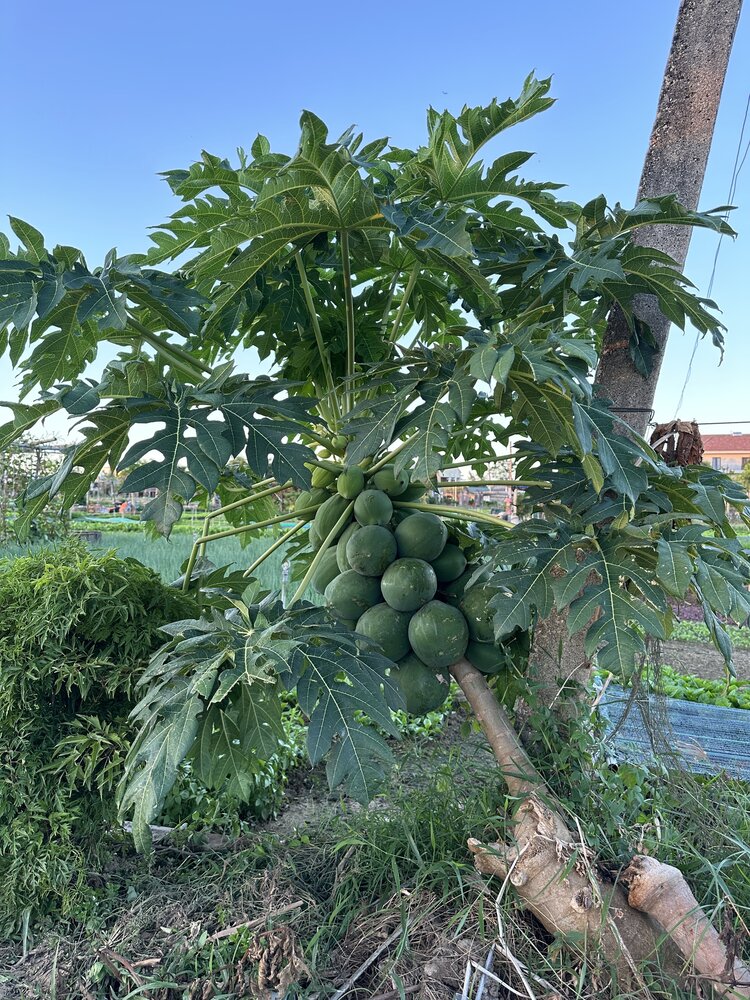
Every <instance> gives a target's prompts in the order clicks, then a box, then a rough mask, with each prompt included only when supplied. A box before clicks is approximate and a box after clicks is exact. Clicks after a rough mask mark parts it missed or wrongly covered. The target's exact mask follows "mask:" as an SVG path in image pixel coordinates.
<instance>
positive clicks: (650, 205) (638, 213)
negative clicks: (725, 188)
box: [613, 194, 737, 236]
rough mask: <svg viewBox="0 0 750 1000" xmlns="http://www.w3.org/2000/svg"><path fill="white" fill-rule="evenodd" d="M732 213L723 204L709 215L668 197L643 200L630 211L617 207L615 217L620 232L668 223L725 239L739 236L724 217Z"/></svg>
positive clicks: (728, 206)
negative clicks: (719, 235)
mask: <svg viewBox="0 0 750 1000" xmlns="http://www.w3.org/2000/svg"><path fill="white" fill-rule="evenodd" d="M731 210H732V208H731V206H730V205H720V206H719V207H718V208H712V209H710V210H709V211H707V212H695V211H691V210H690V209H687V208H685V207H684V205H681V204H680V203H679V201H678V200H677V195H674V194H666V195H661V196H659V197H656V198H643V199H642V200H641V201H639V202H638V203H637V204H636V205H635V206H634V207H633V208H631V209H629V210H624V209H621V208H620V206H619V205H618V206H616V207H615V211H614V213H613V215H614V222H615V225H616V226H617V229H618V231H619V232H625V231H628V230H633V229H637V228H639V227H640V226H652V225H656V224H659V225H662V224H668V225H671V226H691V227H693V228H696V229H711V230H713V231H714V232H715V233H721V234H722V236H736V235H737V234H736V233H735V231H734V230H733V229H732V227H731V226H730V225H729V223H728V222H727V220H726V218H724V216H725V215H726V214H727V213H728V212H730V211H731Z"/></svg>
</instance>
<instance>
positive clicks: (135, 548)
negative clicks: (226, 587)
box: [0, 531, 283, 589]
mask: <svg viewBox="0 0 750 1000" xmlns="http://www.w3.org/2000/svg"><path fill="white" fill-rule="evenodd" d="M272 541H273V536H271V535H266V536H264V537H262V538H258V539H255V540H253V541H252V542H250V543H249V544H248V545H247V546H246V547H245V548H243V547H242V546H241V545H240V542H239V541H238V539H236V538H220V539H218V540H217V541H215V542H211V543H210V544H209V545H208V547H207V555H208V558H209V559H210V560H211V561H212V562H214V563H216V565H217V566H224V565H231V566H232V567H234V568H235V569H244V568H245V567H246V566H249V565H250V563H251V562H253V560H255V559H256V558H257V557H258V556H259V555H260V553H261V552H263V551H264V550H265V549H266V548H267V547H268V546H269V545H270V543H271V542H272ZM89 544H90V547H91V548H92V549H114V550H115V551H116V552H117V554H118V555H119V556H122V557H123V558H126V557H128V556H130V557H132V558H134V559H138V560H140V562H142V563H144V564H145V565H146V566H150V567H151V568H152V569H154V570H156V571H157V572H158V573H159V574H160V575H161V577H162V578H163V579H164V580H165V581H166V582H167V583H170V582H171V581H172V580H175V579H177V577H178V576H179V575H180V567H181V566H182V564H183V563H184V562H185V560H186V559H187V557H188V555H189V554H190V548H191V546H192V544H193V536H192V535H189V534H184V533H180V534H177V533H175V534H174V535H173V537H172V538H171V539H169V540H168V541H167V540H166V539H163V538H158V539H153V538H149V537H147V536H146V535H145V534H144V533H142V532H137V531H107V532H105V533H103V534H102V539H101V542H94V543H89ZM28 551H29V546H25V545H5V546H0V556H17V555H23V554H24V553H26V552H28ZM282 552H283V550H279V551H277V552H274V553H273V554H272V555H271V556H269V558H268V560H267V561H266V562H264V563H263V564H262V565H261V567H260V568H259V570H258V572H257V574H256V575H257V578H258V579H259V580H260V582H261V583H262V584H264V586H266V587H268V588H269V589H279V588H280V586H281V564H282V562H283V555H282Z"/></svg>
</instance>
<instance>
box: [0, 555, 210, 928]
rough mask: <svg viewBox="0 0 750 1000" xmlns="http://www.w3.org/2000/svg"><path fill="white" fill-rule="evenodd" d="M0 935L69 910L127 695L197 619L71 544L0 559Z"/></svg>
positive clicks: (106, 803)
mask: <svg viewBox="0 0 750 1000" xmlns="http://www.w3.org/2000/svg"><path fill="white" fill-rule="evenodd" d="M0 607H2V609H3V615H2V618H0V665H1V666H2V670H0V928H2V929H3V930H5V931H10V930H12V928H13V927H14V926H17V924H18V921H19V919H22V918H23V917H26V919H28V918H29V917H30V916H33V917H35V918H36V917H38V916H40V915H42V914H43V913H45V912H47V911H50V910H52V909H59V910H62V911H63V912H70V911H72V910H73V909H75V908H77V907H78V906H79V905H80V904H81V902H82V899H83V893H84V891H85V873H86V870H87V865H89V864H90V863H91V862H92V861H93V860H94V859H95V858H96V857H97V856H98V855H99V854H100V853H101V851H102V849H103V847H102V845H103V838H104V834H105V832H106V829H107V826H108V824H110V823H111V822H112V820H113V819H114V816H115V812H114V807H113V801H114V794H113V792H114V787H115V785H116V783H117V781H118V780H119V777H120V771H121V766H122V761H123V759H124V756H125V754H126V753H127V750H128V747H129V743H130V729H129V723H128V721H127V716H128V713H129V711H130V709H131V707H132V703H133V690H134V686H135V683H136V681H137V679H138V678H139V677H140V675H141V673H142V671H143V669H144V667H145V665H146V662H147V660H148V657H149V656H150V654H151V653H152V651H153V650H154V649H155V648H156V647H157V646H158V645H159V644H160V643H161V641H162V637H161V636H160V632H159V630H160V628H161V626H162V625H165V624H166V623H167V622H170V621H174V620H176V619H179V618H182V617H185V616H186V615H191V614H194V613H195V606H194V604H193V602H192V600H190V599H188V598H186V597H185V596H183V595H182V594H180V593H178V592H177V591H175V590H172V589H170V588H168V587H166V586H165V585H164V584H163V583H162V581H161V580H160V579H159V577H158V576H157V575H156V574H155V573H154V572H153V571H152V570H150V569H147V568H146V567H145V566H143V565H141V564H140V563H138V562H137V561H136V560H134V559H119V558H118V557H117V556H116V555H115V554H114V553H112V552H106V553H103V554H93V553H91V552H89V551H88V550H87V549H86V548H85V547H84V546H82V545H80V544H79V543H67V544H65V545H62V546H60V547H58V548H54V549H50V548H46V549H37V550H35V551H34V552H32V553H31V554H29V555H26V556H23V557H21V558H18V559H4V560H2V561H0Z"/></svg>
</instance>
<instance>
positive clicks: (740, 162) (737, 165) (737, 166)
mask: <svg viewBox="0 0 750 1000" xmlns="http://www.w3.org/2000/svg"><path fill="white" fill-rule="evenodd" d="M749 111H750V93H748V95H747V102H746V104H745V114H744V116H743V118H742V127H741V128H740V137H739V139H738V141H737V152H736V153H735V156H734V166H733V167H732V179H731V180H730V182H729V194H728V195H727V205H731V204H732V201H733V200H734V196H735V193H736V191H737V179H738V178H739V176H740V171H741V170H742V167H743V166H744V163H745V160H746V159H747V154H748V150H750V139H748V141H747V145H746V146H745V152H744V153H743V152H742V140H743V139H744V138H745V126H746V125H747V116H748V112H749ZM740 157H741V158H740ZM728 218H729V212H726V213H725V215H724V221H725V222H726V221H727V219H728ZM723 239H724V233H719V239H718V241H717V243H716V252H715V253H714V261H713V266H712V267H711V278H710V279H709V282H708V290H707V291H706V297H707V298H709V299H710V298H711V292H712V290H713V287H714V278H715V277H716V265H717V264H718V262H719V253H720V251H721V241H722V240H723ZM699 340H700V331H697V332H696V334H695V342H694V343H693V350H692V352H691V354H690V361H689V362H688V367H687V372H686V373H685V381H684V382H683V383H682V391H681V392H680V398H679V399H678V401H677V406H676V407H675V411H674V418H673V419H675V420H676V419H677V414H678V413H679V412H680V409H681V408H682V403H683V400H684V399H685V390H686V389H687V386H688V382H689V381H690V376H691V375H692V374H693V361H694V360H695V355H696V352H697V350H698V341H699Z"/></svg>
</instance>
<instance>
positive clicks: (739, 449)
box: [703, 431, 750, 472]
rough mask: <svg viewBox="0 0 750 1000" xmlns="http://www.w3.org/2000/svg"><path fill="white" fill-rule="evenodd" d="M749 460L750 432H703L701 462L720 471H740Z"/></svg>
mask: <svg viewBox="0 0 750 1000" xmlns="http://www.w3.org/2000/svg"><path fill="white" fill-rule="evenodd" d="M748 462H750V434H743V433H742V431H735V432H734V433H733V434H704V435H703V463H704V464H705V465H710V466H711V468H712V469H719V470H720V471H721V472H741V471H742V470H743V469H744V468H745V466H746V465H747V463H748Z"/></svg>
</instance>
